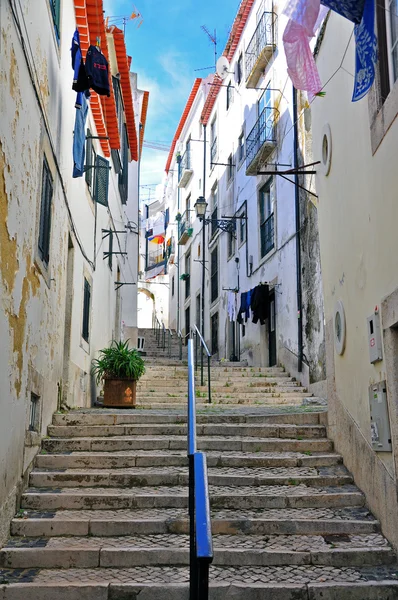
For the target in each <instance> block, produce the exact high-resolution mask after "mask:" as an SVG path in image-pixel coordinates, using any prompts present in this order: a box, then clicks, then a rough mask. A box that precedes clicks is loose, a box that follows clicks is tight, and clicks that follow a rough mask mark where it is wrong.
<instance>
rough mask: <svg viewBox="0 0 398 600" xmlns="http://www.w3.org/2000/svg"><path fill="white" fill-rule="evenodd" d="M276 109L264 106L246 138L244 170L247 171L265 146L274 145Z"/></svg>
mask: <svg viewBox="0 0 398 600" xmlns="http://www.w3.org/2000/svg"><path fill="white" fill-rule="evenodd" d="M275 114H276V109H275V108H273V107H272V106H266V107H265V108H264V109H263V111H262V113H261V114H260V116H259V117H258V119H257V121H256V124H255V125H254V127H253V129H252V130H251V132H250V133H249V135H248V136H247V138H246V168H247V169H248V168H249V167H250V165H251V163H252V162H253V161H254V159H255V158H256V156H257V155H258V153H259V152H260V150H261V149H262V148H263V146H264V145H265V144H268V145H269V144H275V143H276V135H275Z"/></svg>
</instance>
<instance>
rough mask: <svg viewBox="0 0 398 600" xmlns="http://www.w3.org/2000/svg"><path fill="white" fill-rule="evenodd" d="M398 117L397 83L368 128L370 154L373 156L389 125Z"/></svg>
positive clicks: (397, 82)
mask: <svg viewBox="0 0 398 600" xmlns="http://www.w3.org/2000/svg"><path fill="white" fill-rule="evenodd" d="M397 115H398V81H396V82H395V84H394V87H393V88H392V90H391V91H390V93H389V95H388V96H387V98H386V100H385V102H384V104H383V105H382V107H381V108H380V110H379V111H378V113H377V115H376V118H375V119H374V121H373V123H372V124H371V126H370V140H371V145H372V154H373V155H374V154H375V153H376V151H377V149H378V148H379V146H380V144H381V142H382V141H383V139H384V136H385V135H386V134H387V132H388V130H389V129H390V127H391V125H392V124H393V122H394V120H395V119H396V117H397Z"/></svg>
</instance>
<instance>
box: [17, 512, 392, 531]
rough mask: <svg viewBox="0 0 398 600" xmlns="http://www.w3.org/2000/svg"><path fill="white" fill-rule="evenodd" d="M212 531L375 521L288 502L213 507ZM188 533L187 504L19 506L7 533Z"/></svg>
mask: <svg viewBox="0 0 398 600" xmlns="http://www.w3.org/2000/svg"><path fill="white" fill-rule="evenodd" d="M211 513H212V514H211V516H212V532H213V534H229V535H232V534H242V533H244V534H257V535H269V534H285V535H287V534H299V535H337V534H346V535H354V534H370V533H378V532H379V530H380V525H379V523H378V521H376V520H375V519H374V517H373V516H372V515H371V513H370V512H369V511H368V510H367V509H366V508H361V507H355V508H309V509H301V508H292V509H266V510H245V511H240V512H239V511H237V510H228V509H227V510H222V511H218V510H212V511H211ZM160 533H185V534H188V533H189V521H188V514H187V511H186V509H156V508H153V509H148V510H108V511H107V510H102V511H101V510H92V511H90V510H80V511H79V510H75V511H73V510H58V511H53V512H38V511H32V510H27V511H20V512H19V514H18V516H17V517H16V518H14V519H13V521H12V523H11V535H14V536H23V537H50V536H52V537H53V536H65V535H68V536H83V535H90V536H104V537H105V536H111V537H112V536H126V535H150V534H160Z"/></svg>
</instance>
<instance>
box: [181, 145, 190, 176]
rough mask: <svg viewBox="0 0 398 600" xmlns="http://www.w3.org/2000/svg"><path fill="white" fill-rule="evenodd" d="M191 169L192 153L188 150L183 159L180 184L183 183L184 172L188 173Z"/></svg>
mask: <svg viewBox="0 0 398 600" xmlns="http://www.w3.org/2000/svg"><path fill="white" fill-rule="evenodd" d="M190 168H191V151H190V150H186V151H185V152H184V154H183V155H182V157H181V162H180V168H179V176H178V182H180V181H181V177H182V174H183V173H184V171H186V170H187V169H190Z"/></svg>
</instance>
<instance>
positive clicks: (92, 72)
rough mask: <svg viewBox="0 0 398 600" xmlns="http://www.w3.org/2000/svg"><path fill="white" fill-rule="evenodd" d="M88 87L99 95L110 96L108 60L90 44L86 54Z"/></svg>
mask: <svg viewBox="0 0 398 600" xmlns="http://www.w3.org/2000/svg"><path fill="white" fill-rule="evenodd" d="M86 74H87V78H88V82H89V87H90V88H92V89H93V90H94V91H95V92H97V94H99V95H100V96H108V97H109V96H110V95H111V91H110V86H109V71H108V61H107V60H106V58H105V56H104V55H103V54H102V52H101V51H100V50H99V49H98V48H97V47H96V46H90V47H89V49H88V50H87V56H86Z"/></svg>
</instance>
